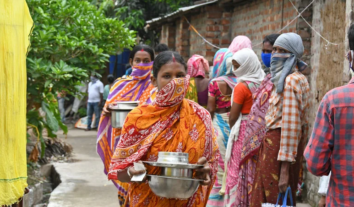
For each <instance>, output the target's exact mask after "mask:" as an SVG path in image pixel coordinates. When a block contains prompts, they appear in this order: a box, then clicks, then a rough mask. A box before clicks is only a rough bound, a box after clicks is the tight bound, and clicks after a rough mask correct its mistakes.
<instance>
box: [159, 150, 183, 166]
mask: <svg viewBox="0 0 354 207" xmlns="http://www.w3.org/2000/svg"><path fill="white" fill-rule="evenodd" d="M188 157H189V155H188V153H182V152H159V154H158V158H157V162H159V163H173V164H176V163H185V164H188Z"/></svg>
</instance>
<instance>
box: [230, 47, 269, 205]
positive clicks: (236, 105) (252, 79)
mask: <svg viewBox="0 0 354 207" xmlns="http://www.w3.org/2000/svg"><path fill="white" fill-rule="evenodd" d="M232 65H233V71H234V73H235V75H236V77H237V82H238V84H237V85H236V86H235V88H234V91H233V98H232V107H231V112H230V121H229V124H230V127H231V128H232V130H231V133H230V137H229V140H228V145H227V149H226V155H225V160H226V163H227V169H226V173H225V174H226V189H225V206H234V202H235V200H236V195H237V194H236V187H237V186H236V184H237V181H238V175H239V174H238V173H239V164H240V158H241V150H242V144H243V139H244V136H245V131H246V124H247V118H248V114H249V113H250V110H251V107H252V104H253V100H252V95H253V94H254V93H255V92H256V90H257V88H258V87H259V85H260V84H261V83H262V81H263V79H264V78H265V73H264V71H263V70H262V67H261V63H260V62H259V60H258V57H257V55H256V54H255V53H254V52H253V50H251V49H248V48H245V49H242V50H240V51H238V52H236V53H235V54H234V55H233V56H232Z"/></svg>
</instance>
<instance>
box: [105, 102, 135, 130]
mask: <svg viewBox="0 0 354 207" xmlns="http://www.w3.org/2000/svg"><path fill="white" fill-rule="evenodd" d="M138 105H139V102H137V101H122V102H117V103H112V104H109V105H108V108H109V109H110V110H111V111H112V115H111V125H112V127H113V128H122V127H123V125H124V122H125V118H126V117H127V116H128V114H129V112H130V111H131V110H133V109H134V108H135V107H137V106H138Z"/></svg>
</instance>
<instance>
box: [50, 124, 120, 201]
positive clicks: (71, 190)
mask: <svg viewBox="0 0 354 207" xmlns="http://www.w3.org/2000/svg"><path fill="white" fill-rule="evenodd" d="M96 133H97V132H96V131H91V132H85V131H83V130H78V129H71V130H70V131H69V134H68V138H67V139H66V141H67V142H68V143H70V144H71V145H72V146H73V149H74V152H73V154H74V155H73V159H74V160H75V161H74V162H71V163H55V164H54V167H55V169H56V170H57V172H58V173H59V174H60V177H61V180H62V183H61V184H60V185H59V186H58V187H57V188H56V189H55V190H54V191H53V192H52V195H51V197H50V200H49V205H48V206H49V207H67V206H75V207H78V206H79V207H81V206H82V207H86V206H99V207H100V206H102V207H111V206H112V207H113V206H114V207H117V206H119V204H118V198H117V189H116V188H115V187H114V185H113V184H112V182H110V181H108V180H107V178H106V176H105V174H104V173H103V164H102V162H101V160H100V158H99V156H98V155H97V153H96ZM60 137H61V138H63V136H60ZM63 139H65V138H63Z"/></svg>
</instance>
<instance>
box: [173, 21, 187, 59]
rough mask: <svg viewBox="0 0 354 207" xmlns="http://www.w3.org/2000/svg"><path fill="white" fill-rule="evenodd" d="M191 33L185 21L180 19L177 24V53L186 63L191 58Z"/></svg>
mask: <svg viewBox="0 0 354 207" xmlns="http://www.w3.org/2000/svg"><path fill="white" fill-rule="evenodd" d="M189 35H190V31H189V30H188V24H187V22H186V21H185V20H183V19H179V20H178V21H177V22H176V41H175V42H176V51H177V52H179V53H180V54H181V55H182V57H183V58H184V59H185V61H188V58H189V57H190V54H189V52H190V43H189V42H190V37H189Z"/></svg>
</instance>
